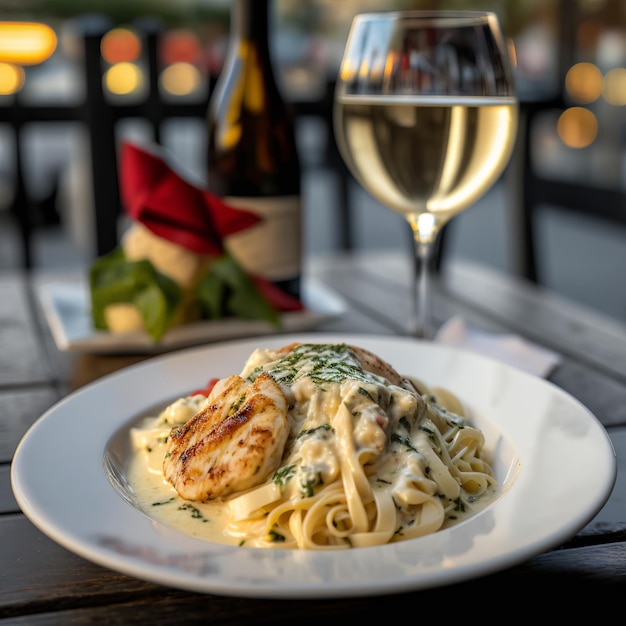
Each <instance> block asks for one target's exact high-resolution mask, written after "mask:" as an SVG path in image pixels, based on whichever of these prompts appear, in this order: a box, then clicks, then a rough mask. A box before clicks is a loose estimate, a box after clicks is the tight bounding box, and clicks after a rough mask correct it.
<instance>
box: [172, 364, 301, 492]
mask: <svg viewBox="0 0 626 626" xmlns="http://www.w3.org/2000/svg"><path fill="white" fill-rule="evenodd" d="M287 409H288V407H287V400H286V399H285V395H284V394H283V392H282V390H281V388H280V387H279V385H277V384H276V383H275V382H274V380H273V378H272V377H271V376H270V375H269V374H266V373H263V374H261V375H260V376H259V377H258V378H257V379H256V380H255V381H254V382H253V383H250V382H249V381H246V380H244V379H243V378H241V377H240V376H230V377H228V378H225V379H223V380H220V381H219V382H218V383H217V384H216V385H215V387H214V388H213V389H212V391H211V394H210V395H209V397H208V399H207V403H206V405H205V407H204V408H203V409H201V410H200V411H199V412H198V413H197V414H196V415H195V416H194V417H192V418H191V419H190V420H189V421H187V422H186V423H185V424H183V425H182V426H179V427H175V428H173V429H172V431H171V433H170V437H169V442H168V449H167V453H166V455H165V459H164V460H163V473H164V475H165V478H166V479H167V480H168V482H170V483H171V484H172V486H173V487H174V488H175V489H176V491H177V492H178V494H179V495H180V496H181V497H182V498H184V499H186V500H195V501H201V500H209V499H212V498H216V497H218V496H225V495H228V494H230V493H233V492H237V491H242V490H244V489H249V488H250V487H254V486H255V485H257V484H259V483H261V482H263V481H264V480H265V479H266V478H267V477H268V475H269V474H270V472H273V471H275V470H276V469H277V468H278V466H279V464H280V460H281V457H282V454H283V449H284V447H285V443H286V441H287V436H288V434H289V420H288V415H287Z"/></svg>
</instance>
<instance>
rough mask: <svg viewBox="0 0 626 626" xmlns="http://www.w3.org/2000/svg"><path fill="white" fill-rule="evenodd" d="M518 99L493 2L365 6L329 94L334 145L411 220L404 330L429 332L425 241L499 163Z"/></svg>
mask: <svg viewBox="0 0 626 626" xmlns="http://www.w3.org/2000/svg"><path fill="white" fill-rule="evenodd" d="M517 118H518V102H517V98H516V97H515V92H514V87H513V79H512V71H511V67H510V63H509V58H508V54H507V49H506V46H505V43H504V39H503V36H502V33H501V30H500V26H499V23H498V19H497V17H496V15H495V14H494V13H490V12H479V11H397V12H389V13H363V14H360V15H357V16H356V17H355V18H354V20H353V22H352V25H351V28H350V33H349V36H348V40H347V43H346V47H345V51H344V55H343V59H342V62H341V66H340V69H339V76H338V78H337V85H336V89H335V96H334V111H333V123H334V131H335V136H336V138H337V145H338V148H339V151H340V153H341V155H342V158H343V159H344V161H345V163H346V165H347V167H348V169H349V170H350V171H351V172H352V174H353V175H354V176H355V178H356V179H357V181H358V182H359V183H360V184H361V185H362V186H363V187H364V188H365V189H366V190H367V191H368V192H369V193H370V194H371V195H372V196H374V197H375V198H376V199H377V200H379V201H380V202H382V203H383V204H384V205H386V206H388V207H389V208H391V209H393V210H394V211H397V212H398V213H401V214H402V215H404V216H405V218H406V219H407V220H408V222H409V224H410V226H411V229H412V233H413V239H414V242H415V252H416V255H417V258H416V263H415V265H416V266H418V265H419V268H420V269H419V274H418V275H417V276H416V277H415V278H416V279H415V280H414V281H413V282H414V286H413V306H412V308H411V316H412V319H411V321H410V324H409V327H410V332H411V333H412V334H414V335H415V336H417V337H421V338H427V339H428V338H431V337H432V335H433V333H434V328H433V324H432V319H431V317H432V314H431V307H432V305H431V302H430V299H431V296H430V283H431V274H432V267H431V266H432V257H433V249H434V245H435V243H436V240H437V237H438V235H439V233H440V231H441V228H442V226H444V224H446V222H448V221H449V220H450V219H451V218H452V217H453V216H454V215H456V214H458V213H460V212H461V211H464V210H465V209H466V208H468V207H469V206H471V205H472V204H473V203H474V202H475V201H476V200H478V199H479V198H480V197H481V196H482V195H483V194H485V193H486V192H487V190H488V189H489V188H490V187H491V186H492V185H493V184H494V183H495V182H496V180H497V179H498V177H499V176H500V174H501V173H502V171H503V170H504V168H505V166H506V165H507V163H508V161H509V158H510V156H511V152H512V150H513V146H514V143H515V136H516V134H517Z"/></svg>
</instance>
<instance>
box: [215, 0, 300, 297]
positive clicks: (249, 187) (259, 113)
mask: <svg viewBox="0 0 626 626" xmlns="http://www.w3.org/2000/svg"><path fill="white" fill-rule="evenodd" d="M230 20H231V24H230V37H229V44H228V49H227V54H226V58H225V61H224V67H223V69H222V71H221V72H220V75H219V77H218V80H217V83H216V85H215V89H214V92H213V93H212V94H211V98H210V100H209V107H208V114H207V124H208V158H207V167H208V171H207V181H208V186H209V190H210V191H211V192H213V193H215V194H217V195H218V196H220V197H221V198H222V199H223V200H224V201H225V202H226V203H227V204H229V205H230V206H233V207H236V208H242V209H246V210H248V211H253V212H255V213H257V214H258V215H259V216H261V217H262V220H261V221H260V222H259V223H258V224H257V225H255V226H253V227H252V228H250V229H248V230H245V231H242V232H240V233H237V234H235V235H231V236H229V238H228V239H227V241H226V245H227V247H228V249H229V251H230V252H231V254H232V255H233V256H234V257H235V258H236V259H237V260H238V261H239V263H240V264H241V265H242V266H243V268H244V269H245V270H246V271H248V272H249V273H251V274H256V275H260V276H262V277H264V278H266V279H269V280H270V281H272V282H274V283H275V284H276V285H277V286H279V287H281V288H282V289H283V290H285V291H286V292H288V293H290V294H291V295H294V296H296V297H299V295H300V275H301V265H302V258H301V257H302V253H301V249H302V233H301V192H300V185H301V180H300V161H299V158H298V150H297V145H296V137H295V130H294V118H293V114H292V111H291V109H290V106H289V104H288V103H287V102H286V101H285V100H284V98H283V97H282V94H281V92H280V89H279V86H278V83H277V81H276V77H275V74H274V69H273V65H272V57H271V51H270V45H269V30H270V23H271V1H270V0H232V7H231V16H230Z"/></svg>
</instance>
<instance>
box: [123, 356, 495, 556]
mask: <svg viewBox="0 0 626 626" xmlns="http://www.w3.org/2000/svg"><path fill="white" fill-rule="evenodd" d="M263 371H266V372H269V373H270V374H271V375H272V377H273V378H274V380H275V381H276V382H277V383H278V384H279V385H281V388H282V389H283V392H284V393H285V396H286V397H287V401H288V404H289V418H290V424H291V429H290V430H291V434H290V437H289V440H288V441H287V444H286V447H285V453H284V456H283V461H282V464H281V467H280V468H279V470H277V472H276V474H275V476H274V482H276V483H278V484H281V486H282V488H283V489H284V493H285V495H292V494H293V493H294V490H297V491H298V492H299V493H300V495H301V496H302V497H304V496H305V495H307V491H310V490H313V489H315V487H316V486H317V485H320V484H327V483H328V482H330V481H331V480H332V479H333V478H335V477H336V476H337V475H338V473H339V465H340V459H339V453H340V451H337V450H336V448H333V446H331V445H329V441H330V439H331V436H332V435H331V433H330V431H331V429H330V427H329V425H328V416H329V415H334V414H335V413H336V412H337V410H338V408H339V405H340V403H342V402H344V403H347V405H348V406H349V409H350V411H351V413H352V415H353V416H354V417H355V425H354V428H353V437H354V445H355V446H356V448H357V449H358V450H359V451H360V454H362V455H364V458H365V459H366V461H367V462H372V463H375V464H376V465H375V466H376V477H377V480H380V481H381V482H383V483H386V484H390V485H391V484H393V485H395V487H396V491H397V493H399V494H401V493H402V482H403V481H408V480H410V478H411V472H410V463H409V464H408V469H407V467H405V461H406V455H404V454H398V453H397V451H396V453H394V454H389V453H387V452H388V448H389V445H388V438H389V432H388V431H391V440H392V441H393V440H395V441H396V442H398V441H402V439H403V437H405V433H404V431H403V429H402V423H403V420H405V419H406V416H407V415H412V416H413V419H414V420H422V419H424V418H427V417H428V411H427V408H426V403H425V402H424V401H423V400H421V399H420V398H421V397H420V396H419V394H417V393H416V392H415V388H414V387H413V386H412V384H411V383H409V382H408V381H404V382H403V383H402V385H393V384H391V383H390V381H389V380H387V379H386V378H384V377H383V376H378V375H375V374H372V373H370V372H367V371H364V370H363V368H362V366H361V364H360V363H359V361H358V359H357V358H356V357H355V355H354V353H353V352H352V351H351V350H350V348H349V347H348V346H346V345H343V344H339V345H323V344H301V345H299V346H297V347H296V348H295V349H294V350H293V351H291V352H289V353H288V354H287V355H286V356H283V357H278V358H277V355H276V353H275V352H273V351H270V350H256V351H255V352H253V353H252V355H251V356H250V358H249V359H248V361H247V363H246V364H245V366H244V368H243V370H242V372H241V376H242V378H245V379H248V380H251V381H252V380H254V379H255V378H256V377H257V376H258V375H259V374H260V373H261V372H263ZM424 397H425V396H424ZM454 399H455V400H456V398H454ZM456 401H457V403H458V400H456ZM205 402H206V398H205V397H204V396H202V395H195V396H189V397H183V398H180V399H178V400H176V401H175V402H173V403H172V404H171V405H169V406H168V407H166V408H165V409H164V410H163V411H162V412H161V413H160V414H159V415H158V416H156V417H148V418H146V419H145V420H144V421H143V422H142V423H141V424H139V425H138V426H137V427H134V428H132V429H131V438H132V443H133V447H134V450H135V454H134V455H133V457H132V459H131V462H130V465H129V467H128V468H127V477H128V482H129V486H130V487H131V489H132V491H133V494H134V496H135V499H136V502H137V504H138V506H139V507H140V508H141V509H142V510H143V511H144V512H145V513H146V514H147V515H148V516H149V517H150V518H152V519H155V520H158V521H159V522H162V523H163V524H165V525H167V526H171V527H174V528H176V529H178V530H180V531H181V532H183V533H185V534H188V535H191V536H194V537H199V538H202V539H206V540H208V541H213V542H217V543H226V544H232V545H238V544H242V543H243V542H244V540H245V537H237V536H233V535H231V534H229V533H228V532H225V529H226V528H227V527H228V523H229V505H228V501H227V499H226V500H222V499H220V498H218V499H215V500H212V501H206V502H191V501H187V500H184V499H182V498H181V497H180V496H178V494H177V493H176V491H175V489H174V488H173V487H172V486H171V485H170V484H169V483H168V482H167V481H166V480H165V479H164V477H163V470H162V464H163V458H164V455H165V454H166V448H167V441H168V436H169V433H170V430H171V429H172V427H174V426H178V425H180V424H183V423H185V422H186V421H187V420H189V419H190V418H191V417H193V416H194V415H195V414H196V413H197V412H198V411H199V410H200V408H201V407H202V406H203V405H204V404H205ZM381 408H383V409H384V411H382V412H381ZM438 410H440V411H443V412H444V413H446V414H447V415H448V416H449V419H450V421H451V423H455V422H458V423H462V422H463V419H462V418H461V417H459V416H457V415H455V414H452V413H447V411H446V409H445V408H443V407H438ZM418 439H419V437H418ZM427 439H428V431H427V429H426V428H425V429H424V432H423V437H422V440H423V443H424V445H426V446H429V444H428V443H427ZM414 445H416V444H415V441H413V442H412V443H408V441H407V443H406V446H407V450H408V448H411V449H413V446H414ZM294 459H297V460H298V464H297V466H295V464H292V461H293V460H294ZM294 474H295V479H294ZM281 475H282V476H288V477H289V481H288V482H285V483H282V482H281ZM271 478H272V477H271V476H269V477H268V480H269V479H271ZM235 495H239V494H235ZM494 495H495V488H494V489H493V490H490V492H489V493H485V494H483V495H482V496H481V497H480V498H478V499H476V500H475V501H472V500H471V498H470V501H469V502H466V503H465V507H464V510H463V511H455V513H454V515H452V516H450V517H449V518H448V519H447V520H446V521H445V523H444V525H443V526H442V527H444V528H445V527H446V526H450V525H452V524H454V523H457V522H459V521H460V520H462V519H465V518H467V517H469V516H471V515H474V514H475V513H476V512H478V511H479V510H480V509H482V508H484V506H486V505H487V504H488V503H489V502H491V501H492V500H493V498H494Z"/></svg>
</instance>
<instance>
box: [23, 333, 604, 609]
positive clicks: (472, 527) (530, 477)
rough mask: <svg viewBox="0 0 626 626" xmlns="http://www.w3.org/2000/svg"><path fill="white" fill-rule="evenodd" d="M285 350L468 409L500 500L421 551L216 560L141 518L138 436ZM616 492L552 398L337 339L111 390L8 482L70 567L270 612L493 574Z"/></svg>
mask: <svg viewBox="0 0 626 626" xmlns="http://www.w3.org/2000/svg"><path fill="white" fill-rule="evenodd" d="M291 341H312V342H331V343H336V342H339V341H347V342H349V343H353V344H356V345H360V346H362V347H364V348H367V349H369V350H372V351H373V352H375V353H377V354H378V355H380V356H381V357H383V358H384V359H386V360H388V361H389V362H390V363H392V364H393V365H394V366H396V369H398V370H399V371H400V372H402V373H404V374H411V375H414V376H417V377H419V378H421V379H422V380H424V381H425V382H426V383H429V384H433V385H439V386H446V387H448V388H450V389H451V390H452V391H454V392H456V393H457V394H459V395H460V397H461V398H462V399H464V400H465V401H466V402H467V403H468V404H469V406H470V408H471V410H472V411H473V415H474V418H473V419H474V422H475V423H476V425H477V426H478V427H479V428H481V429H482V430H483V432H484V433H485V435H486V444H487V447H488V448H489V449H490V450H491V451H492V453H493V455H494V457H495V463H494V465H495V470H496V474H497V477H498V479H499V481H500V483H501V485H502V493H501V494H500V496H499V497H498V499H497V500H496V501H495V502H494V503H492V504H491V505H490V506H489V507H487V508H486V509H484V510H483V511H481V512H480V513H479V514H478V515H476V516H475V517H473V518H470V519H468V520H466V521H464V522H462V523H460V524H458V525H457V526H453V527H451V528H449V529H446V530H442V531H439V532H437V533H434V534H432V535H429V536H426V537H421V538H418V539H412V540H408V541H404V542H399V543H394V544H389V545H384V546H377V547H371V548H359V549H352V550H341V551H330V552H326V551H323V552H322V551H299V550H284V549H282V550H281V549H278V550H271V549H259V548H246V547H235V546H226V545H218V544H213V543H210V542H207V541H203V540H201V539H195V538H192V537H189V536H187V535H184V534H182V533H180V532H178V531H176V530H173V529H171V528H167V527H164V526H163V525H162V524H160V523H159V522H157V521H155V520H152V519H150V518H149V517H147V516H146V515H144V514H142V513H140V512H139V510H138V509H136V508H135V507H134V506H133V505H132V494H131V493H130V490H129V488H128V486H127V485H126V482H125V466H126V464H127V461H128V458H129V454H130V445H129V432H128V431H129V427H130V426H131V425H132V424H133V423H134V422H135V421H136V420H137V419H138V418H139V417H140V416H141V415H142V414H146V412H147V411H149V410H151V409H153V408H154V406H155V405H158V404H162V403H165V402H169V401H171V400H173V399H174V398H177V397H179V396H182V395H185V394H186V393H188V392H189V391H190V390H191V389H193V388H196V387H199V386H203V385H204V384H206V381H207V380H208V379H209V378H211V377H214V376H219V377H224V376H226V375H229V374H232V373H237V372H239V371H240V370H241V368H242V366H243V363H244V362H245V360H246V359H247V357H248V355H249V354H250V352H252V350H253V349H254V348H256V347H278V346H280V345H283V344H287V343H290V342H291ZM68 433H71V434H72V436H71V437H68V435H67V434H68ZM615 477H616V458H615V451H614V450H613V446H612V445H611V442H610V440H609V438H608V436H607V434H606V431H605V430H604V428H603V427H602V426H601V424H600V423H599V422H598V421H597V420H596V418H595V417H594V416H593V415H592V414H591V413H590V412H589V411H588V410H587V409H586V408H585V407H584V406H582V405H581V404H580V403H579V402H578V401H577V400H575V399H574V398H572V397H571V396H569V395H568V394H566V393H564V392H563V391H562V390H560V389H559V388H557V387H555V386H554V385H552V384H551V383H549V382H546V381H544V380H542V379H540V378H536V377H534V376H532V375H530V374H526V373H524V372H522V371H520V370H517V369H514V368H512V367H510V366H508V365H504V364H501V363H499V362H496V361H494V360H491V359H488V358H486V357H483V356H479V355H477V354H474V353H470V352H465V351H461V350H459V349H457V348H454V347H449V346H442V345H437V344H432V343H426V342H419V341H416V340H411V339H408V338H406V337H372V336H361V335H341V336H340V335H332V334H331V335H328V334H326V335H322V334H308V335H307V334H305V335H292V336H287V337H286V336H281V337H264V338H255V339H252V340H237V341H233V342H225V343H220V344H215V345H213V346H205V347H202V348H194V349H189V350H184V351H180V352H177V353H174V354H170V355H165V356H159V357H155V358H154V359H150V360H148V361H145V362H143V363H140V364H138V365H134V366H132V367H130V368H127V369H126V370H123V371H120V372H118V373H116V374H113V375H110V376H108V377H106V378H103V379H101V380H100V381H97V382H95V383H92V384H90V385H88V386H86V387H84V388H83V389H82V390H79V391H78V392H75V393H74V394H72V395H70V396H68V397H67V398H66V399H65V400H63V401H62V402H60V403H59V404H57V405H56V406H54V407H52V408H51V409H50V410H49V411H48V412H47V413H46V414H45V415H43V416H42V417H41V418H40V419H39V420H38V421H37V422H36V423H35V424H34V425H33V426H32V427H31V429H30V430H29V431H28V432H27V433H26V435H25V436H24V438H23V440H22V441H21V442H20V444H19V446H18V448H17V451H16V453H15V457H14V460H13V464H12V470H11V479H12V485H13V490H14V493H15V497H16V498H17V501H18V503H19V505H20V507H21V509H22V511H23V512H24V513H25V514H26V515H27V516H28V517H29V518H30V520H31V521H32V522H33V523H34V524H35V525H36V526H37V527H38V528H39V529H41V530H42V531H43V532H44V533H46V534H47V535H49V536H50V537H51V538H52V539H54V540H55V541H57V542H58V543H60V544H61V545H63V546H65V547H66V548H68V549H70V550H72V551H74V552H75V553H76V554H79V555H80V556H82V557H84V558H86V559H90V560H91V561H94V562H95V563H99V564H100V565H104V566H106V567H109V568H111V569H114V570H117V571H119V572H123V573H125V574H128V575H130V576H134V577H137V578H140V579H144V580H148V581H152V582H155V583H159V584H163V585H168V586H172V587H177V588H182V589H187V590H193V591H200V592H207V593H209V592H210V593H216V594H222V595H231V596H248V597H267V598H315V597H341V596H358V595H370V596H371V595H376V594H383V593H395V592H401V591H408V590H413V589H423V588H428V587H433V586H438V585H444V584H448V583H453V582H458V581H462V580H466V579H470V578H475V577H477V576H481V575H484V574H488V573H492V572H494V571H496V570H500V569H503V568H506V567H509V566H512V565H514V564H517V563H520V562H521V561H524V560H526V559H528V558H530V557H532V556H534V555H537V554H539V553H541V552H543V551H545V550H548V549H550V548H552V547H555V546H558V545H560V544H561V543H562V542H564V541H566V540H568V539H569V538H571V537H572V536H573V535H574V534H575V533H576V532H577V531H578V530H579V529H581V528H582V527H583V526H584V525H586V524H587V523H588V522H589V521H590V520H591V519H592V518H593V517H594V516H595V514H596V513H597V512H598V511H599V510H600V508H601V507H602V505H603V504H604V502H605V501H606V499H607V498H608V496H609V494H610V492H611V490H612V488H613V485H614V482H615Z"/></svg>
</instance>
